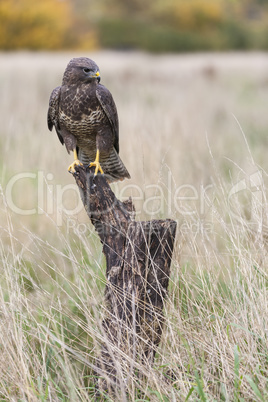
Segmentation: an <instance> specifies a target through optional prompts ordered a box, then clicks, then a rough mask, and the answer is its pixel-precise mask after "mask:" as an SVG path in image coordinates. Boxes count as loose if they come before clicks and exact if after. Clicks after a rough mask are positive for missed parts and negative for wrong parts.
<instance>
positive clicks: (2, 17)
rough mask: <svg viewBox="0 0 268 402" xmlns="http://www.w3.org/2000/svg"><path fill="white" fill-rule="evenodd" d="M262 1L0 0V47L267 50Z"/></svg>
mask: <svg viewBox="0 0 268 402" xmlns="http://www.w3.org/2000/svg"><path fill="white" fill-rule="evenodd" d="M267 21H268V1H267V0H239V1H237V0H147V1H146V2H144V1H142V0H90V1H88V0H42V1H38V2H37V1H35V0H1V2H0V49H3V50H15V49H31V50H40V49H43V50H44V49H46V50H48V49H49V50H59V49H79V50H80V49H86V50H92V49H99V48H110V49H143V50H146V51H153V52H181V51H183V52H188V51H200V50H230V49H235V50H236V49H244V50H245V49H263V50H266V49H268V24H267Z"/></svg>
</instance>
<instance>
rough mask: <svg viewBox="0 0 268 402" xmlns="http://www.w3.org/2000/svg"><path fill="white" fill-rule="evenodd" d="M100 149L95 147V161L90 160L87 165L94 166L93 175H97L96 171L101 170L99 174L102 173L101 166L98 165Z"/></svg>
mask: <svg viewBox="0 0 268 402" xmlns="http://www.w3.org/2000/svg"><path fill="white" fill-rule="evenodd" d="M99 161H100V151H99V150H98V149H97V153H96V159H95V161H94V162H91V163H90V164H89V166H88V167H90V168H91V167H94V166H95V168H96V169H95V174H94V175H95V176H97V174H98V172H101V174H103V170H102V168H101V165H100V162H99Z"/></svg>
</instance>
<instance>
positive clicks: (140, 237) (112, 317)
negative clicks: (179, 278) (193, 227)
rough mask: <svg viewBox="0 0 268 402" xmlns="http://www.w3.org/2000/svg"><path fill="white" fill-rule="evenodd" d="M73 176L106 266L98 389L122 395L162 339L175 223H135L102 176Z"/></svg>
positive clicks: (81, 172)
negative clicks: (93, 227) (100, 373)
mask: <svg viewBox="0 0 268 402" xmlns="http://www.w3.org/2000/svg"><path fill="white" fill-rule="evenodd" d="M74 177H75V180H76V183H77V185H78V187H79V190H80V195H81V198H82V201H83V204H84V206H85V209H86V212H87V214H88V216H89V218H90V220H91V222H92V224H93V225H94V226H95V229H96V231H97V233H98V236H99V237H100V240H101V242H102V244H103V253H104V255H105V257H106V264H107V266H106V278H107V284H106V289H105V303H106V316H105V318H104V320H103V322H102V331H103V338H104V341H103V344H102V347H101V354H100V356H99V357H98V360H97V366H98V368H99V369H101V371H102V372H103V373H104V376H103V378H102V377H100V378H99V381H98V386H99V389H101V390H112V391H113V392H114V391H115V389H116V388H120V390H121V391H120V392H124V391H123V390H124V388H125V387H126V383H127V381H128V379H129V378H130V376H132V375H133V373H134V371H135V373H137V372H138V371H140V372H141V373H142V371H143V372H144V370H142V368H144V367H145V368H146V366H147V365H151V364H152V363H153V359H154V356H155V352H156V349H157V346H158V344H159V342H160V339H161V334H162V330H163V325H164V317H163V303H164V299H165V297H166V294H167V288H168V282H169V274H170V263H171V257H172V251H173V246H174V239H175V234H176V221H174V220H171V219H166V220H152V221H147V222H136V221H135V220H134V219H135V210H134V207H133V204H132V201H131V200H130V199H129V200H128V201H125V202H121V201H119V200H118V199H117V198H116V197H115V195H114V193H113V192H112V190H111V188H110V186H109V184H108V182H107V180H106V178H105V176H104V175H100V174H98V175H97V176H95V177H94V168H91V169H89V168H85V167H84V166H83V167H81V166H78V167H76V173H75V174H74ZM145 370H146V369H145ZM98 372H99V370H98Z"/></svg>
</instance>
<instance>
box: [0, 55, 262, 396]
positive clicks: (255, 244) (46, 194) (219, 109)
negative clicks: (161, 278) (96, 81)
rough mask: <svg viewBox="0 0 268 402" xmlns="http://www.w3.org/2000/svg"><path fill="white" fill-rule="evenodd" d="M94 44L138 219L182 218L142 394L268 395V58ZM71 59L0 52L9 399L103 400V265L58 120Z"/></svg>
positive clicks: (134, 383)
mask: <svg viewBox="0 0 268 402" xmlns="http://www.w3.org/2000/svg"><path fill="white" fill-rule="evenodd" d="M90 56H91V57H92V58H93V59H95V60H96V62H97V63H98V64H99V66H100V68H101V73H102V82H103V83H104V85H106V86H107V87H108V88H109V89H110V90H111V92H112V93H113V96H114V98H115V101H116V103H117V106H118V111H119V117H120V128H121V142H120V146H121V150H120V153H121V156H122V159H123V160H124V161H125V163H126V166H127V167H128V169H129V171H130V172H131V175H132V179H131V181H127V182H124V183H122V184H120V186H119V185H116V186H115V191H116V193H117V194H118V196H120V198H123V196H127V195H132V196H133V198H134V197H137V199H136V200H135V198H134V203H135V205H136V209H137V210H138V211H140V212H139V213H138V219H144V218H146V219H150V218H155V217H171V218H175V219H177V221H178V236H177V243H176V249H175V252H174V258H173V265H172V273H171V280H170V288H169V297H168V300H167V302H166V307H165V315H166V328H165V331H164V334H163V338H162V342H161V345H160V348H159V353H158V355H157V358H156V361H155V365H154V367H153V368H152V369H150V370H149V371H148V373H147V376H146V377H145V378H144V379H143V380H142V382H141V383H139V380H138V379H135V378H131V379H130V380H129V382H128V383H127V384H126V392H127V393H128V395H129V399H130V400H151V401H157V400H158V401H169V400H171V401H180V400H189V401H196V400H202V401H207V400H208V401H212V400H216V401H218V400H222V401H233V400H235V401H240V400H241V401H243V400H245V401H253V400H254V401H255V400H259V401H265V400H267V398H268V380H267V378H268V350H267V348H268V346H267V345H268V341H267V338H268V318H267V317H268V272H267V236H268V231H267V201H266V183H267V170H268V169H267V168H268V166H267V156H266V148H267V143H268V139H267V138H268V137H267V127H268V114H267V104H268V95H267V87H268V57H267V56H266V55H263V54H247V55H243V54H241V55H239V54H234V55H216V54H214V55H195V56H191V55H189V56H174V55H173V56H149V55H146V54H125V53H118V54H117V53H108V52H103V53H96V54H91V55H90ZM71 57H73V55H70V54H53V55H52V54H45V53H43V54H38V53H36V54H24V53H21V54H12V53H10V54H1V55H0V66H1V68H0V85H1V98H0V110H1V131H0V132H1V137H0V149H1V161H2V162H1V165H0V169H1V170H0V172H1V177H2V180H1V182H2V196H1V201H0V208H1V215H0V230H1V261H2V264H1V279H0V284H1V287H0V317H1V321H0V351H1V353H0V397H1V400H12V401H17V400H21V401H25V400H31V401H37V400H38V401H39V400H44V401H45V400H50V401H67V400H71V401H76V400H77V401H78V400H85V401H86V400H95V397H94V383H93V381H92V380H91V377H90V376H91V375H92V364H94V357H95V356H96V355H97V351H98V347H99V344H100V342H101V340H102V332H101V330H100V327H99V322H100V319H101V317H102V315H103V313H104V307H103V306H102V300H103V291H104V286H105V272H104V269H105V268H104V266H105V263H104V259H103V256H102V254H101V247H100V244H99V241H98V239H97V238H96V236H95V234H94V231H93V230H92V228H91V226H90V224H89V223H87V222H88V221H87V217H86V215H85V213H84V212H83V210H82V208H80V207H81V204H78V196H77V193H76V190H75V186H74V181H73V178H72V177H71V176H70V175H69V174H68V173H67V170H66V168H67V166H68V164H69V162H70V161H71V156H68V155H67V153H66V151H65V149H64V148H63V147H61V145H60V143H59V142H58V140H57V138H56V135H55V133H52V134H51V133H50V132H48V130H47V127H46V111H47V103H48V98H49V95H50V92H51V90H52V88H54V87H55V86H57V85H58V84H59V83H60V81H61V76H62V72H63V70H64V68H65V65H66V63H67V62H68V60H69V59H70V58H71ZM22 172H23V173H24V177H23V178H20V180H17V181H16V182H15V184H14V186H13V188H11V184H10V183H12V181H11V180H12V178H14V175H16V174H19V173H22ZM35 175H36V176H35ZM17 178H18V176H17ZM237 183H239V184H238V186H236V185H237ZM127 185H129V187H128V188H126V186H127ZM67 186H69V187H67ZM235 186H236V187H235ZM11 190H12V191H11ZM63 190H65V191H63ZM183 197H186V198H183ZM12 202H13V204H12ZM14 207H17V208H21V209H22V210H24V211H25V210H26V209H27V210H30V209H36V211H34V213H31V214H29V215H25V214H19V213H18V211H14ZM74 207H76V208H77V211H74V212H75V213H74V214H73V215H72V208H74ZM66 209H68V210H70V211H69V212H68V211H66ZM84 232H85V233H84ZM121 391H122V390H121ZM123 397H124V395H123V394H121V397H119V396H118V399H119V398H123ZM107 400H108V399H107Z"/></svg>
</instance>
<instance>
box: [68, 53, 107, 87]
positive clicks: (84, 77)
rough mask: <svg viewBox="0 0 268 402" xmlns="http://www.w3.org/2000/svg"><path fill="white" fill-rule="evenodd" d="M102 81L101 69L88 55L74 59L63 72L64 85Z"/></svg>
mask: <svg viewBox="0 0 268 402" xmlns="http://www.w3.org/2000/svg"><path fill="white" fill-rule="evenodd" d="M91 82H100V71H99V67H98V66H97V64H96V63H95V61H93V60H91V59H88V58H87V57H78V58H74V59H72V60H71V61H70V62H69V64H68V65H67V67H66V70H65V72H64V74H63V80H62V84H63V85H71V84H79V83H91Z"/></svg>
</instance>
